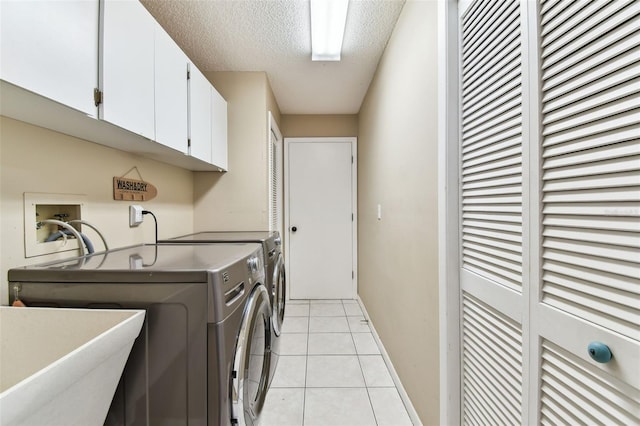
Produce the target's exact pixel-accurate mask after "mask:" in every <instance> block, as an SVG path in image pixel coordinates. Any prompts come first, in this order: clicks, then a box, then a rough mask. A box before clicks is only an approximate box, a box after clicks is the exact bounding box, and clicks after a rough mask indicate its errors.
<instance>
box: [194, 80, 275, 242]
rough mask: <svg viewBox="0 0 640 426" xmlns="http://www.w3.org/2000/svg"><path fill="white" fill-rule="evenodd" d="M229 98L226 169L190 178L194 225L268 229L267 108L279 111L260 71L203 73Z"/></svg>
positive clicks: (206, 227) (219, 227)
mask: <svg viewBox="0 0 640 426" xmlns="http://www.w3.org/2000/svg"><path fill="white" fill-rule="evenodd" d="M205 75H206V76H207V78H209V80H210V81H211V82H212V84H213V85H214V86H215V87H216V89H217V90H218V91H219V92H220V94H222V96H223V97H224V98H225V99H226V100H227V113H228V143H229V145H228V152H229V154H228V156H229V157H228V168H229V171H228V172H226V173H215V172H198V173H195V178H194V227H195V229H196V231H203V230H213V231H217V230H227V231H232V230H268V229H269V211H268V206H269V204H268V200H269V179H268V172H269V167H268V165H269V160H268V151H267V148H268V144H267V137H268V130H267V126H268V110H269V109H271V110H272V112H273V115H274V117H275V118H276V120H278V118H279V117H280V111H279V110H278V107H277V104H276V101H275V98H274V97H273V93H272V92H271V88H270V85H269V81H268V79H267V75H266V74H265V73H264V72H210V73H205Z"/></svg>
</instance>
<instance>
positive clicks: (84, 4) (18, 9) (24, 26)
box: [0, 0, 99, 116]
mask: <svg viewBox="0 0 640 426" xmlns="http://www.w3.org/2000/svg"><path fill="white" fill-rule="evenodd" d="M0 15H1V18H0V20H1V24H2V25H0V55H1V56H0V58H1V59H0V78H2V80H5V81H8V82H10V83H12V84H15V85H17V86H20V87H22V88H25V89H27V90H30V91H32V92H35V93H37V94H40V95H42V96H45V97H47V98H49V99H53V100H55V101H57V102H60V103H61V104H64V105H67V106H69V107H71V108H74V109H77V110H80V111H82V112H84V113H86V114H87V115H90V116H96V113H97V109H96V107H95V104H94V101H93V89H94V88H96V87H97V83H98V33H99V30H98V22H99V5H98V0H84V1H52V2H44V1H43V2H30V1H29V2H28V1H3V2H1V3H0Z"/></svg>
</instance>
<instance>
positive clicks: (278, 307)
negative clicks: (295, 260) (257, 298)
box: [271, 253, 287, 336]
mask: <svg viewBox="0 0 640 426" xmlns="http://www.w3.org/2000/svg"><path fill="white" fill-rule="evenodd" d="M271 282H272V286H271V291H272V292H273V294H272V297H271V300H273V306H272V308H273V314H272V317H273V318H272V319H273V329H274V331H275V333H276V336H280V333H281V332H282V322H283V321H284V305H285V301H286V300H287V279H286V275H285V272H284V260H283V258H282V253H280V254H278V259H277V260H276V263H275V268H273V277H272V281H271Z"/></svg>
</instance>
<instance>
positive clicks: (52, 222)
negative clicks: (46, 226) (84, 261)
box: [37, 219, 87, 256]
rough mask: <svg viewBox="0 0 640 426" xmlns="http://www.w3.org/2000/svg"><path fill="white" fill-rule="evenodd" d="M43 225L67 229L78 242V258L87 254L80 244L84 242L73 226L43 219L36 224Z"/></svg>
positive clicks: (59, 221)
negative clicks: (49, 224) (48, 224)
mask: <svg viewBox="0 0 640 426" xmlns="http://www.w3.org/2000/svg"><path fill="white" fill-rule="evenodd" d="M43 223H51V224H53V225H58V226H62V227H63V228H65V229H67V230H68V231H69V232H71V233H72V234H73V236H74V237H76V239H77V240H78V249H79V250H80V256H85V255H86V254H87V252H86V251H85V249H84V244H82V242H83V241H84V240H83V238H82V236H81V235H80V233H79V232H78V231H77V230H76V228H74V227H73V226H71V225H69V224H68V223H66V222H63V221H61V220H55V219H44V220H41V221H39V222H37V224H43Z"/></svg>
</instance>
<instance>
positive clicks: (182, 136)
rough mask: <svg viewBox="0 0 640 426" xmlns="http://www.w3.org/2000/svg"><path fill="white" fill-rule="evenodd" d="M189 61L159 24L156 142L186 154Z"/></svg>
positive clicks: (156, 78) (156, 73) (156, 81)
mask: <svg viewBox="0 0 640 426" xmlns="http://www.w3.org/2000/svg"><path fill="white" fill-rule="evenodd" d="M188 62H189V60H188V58H187V55H185V54H184V52H183V51H182V49H180V47H179V46H178V45H177V44H176V43H175V42H174V41H173V40H172V39H171V37H170V36H169V35H168V34H167V33H166V32H165V31H164V30H163V29H162V27H160V25H158V24H156V36H155V125H156V129H155V130H156V142H159V143H161V144H163V145H165V146H168V147H170V148H173V149H175V150H177V151H180V152H183V153H185V154H186V153H187V151H188V142H187V138H188V134H187V133H188V123H187V109H188V105H187V64H188Z"/></svg>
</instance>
